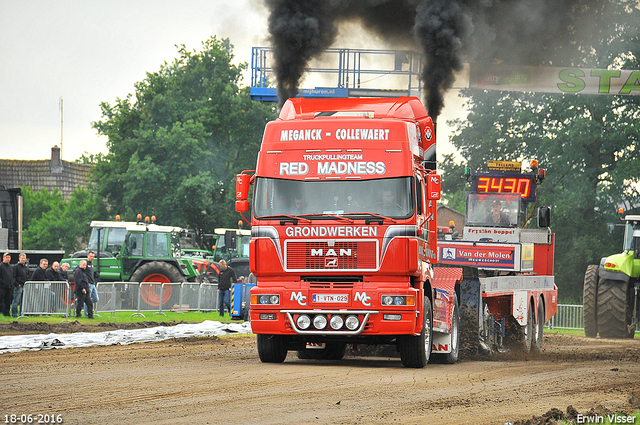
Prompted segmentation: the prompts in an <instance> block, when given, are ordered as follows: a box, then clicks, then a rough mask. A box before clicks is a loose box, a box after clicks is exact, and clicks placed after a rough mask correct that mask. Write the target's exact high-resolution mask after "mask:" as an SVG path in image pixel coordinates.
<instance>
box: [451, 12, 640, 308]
mask: <svg viewBox="0 0 640 425" xmlns="http://www.w3.org/2000/svg"><path fill="white" fill-rule="evenodd" d="M607 3H608V7H610V8H613V9H612V10H613V11H614V12H615V13H614V14H613V18H614V19H615V20H616V22H618V24H617V25H616V26H614V27H612V28H613V30H612V31H611V32H608V31H609V29H608V28H607V27H606V25H605V24H604V23H603V22H604V21H602V22H600V21H598V19H597V18H598V16H599V14H603V15H604V13H603V10H604V8H603V9H588V8H587V9H585V10H584V13H585V14H589V13H591V14H594V15H595V17H594V19H593V29H594V39H588V40H581V41H580V43H578V44H577V47H576V46H575V45H574V46H573V47H574V48H576V49H577V50H578V53H581V54H580V55H576V54H571V55H569V54H567V55H563V54H562V52H565V53H566V51H565V50H564V49H566V48H567V46H562V47H558V48H557V49H556V51H555V52H554V53H555V55H554V56H555V57H556V58H564V60H571V58H574V59H573V60H572V61H571V63H566V62H561V60H562V59H558V61H557V62H555V64H556V65H558V66H582V67H593V68H600V69H606V68H607V67H614V68H616V69H619V68H622V69H640V68H639V66H640V63H639V56H638V53H639V52H640V42H639V40H638V31H637V28H636V26H635V24H633V25H632V23H633V22H638V13H639V11H638V9H637V8H629V9H626V8H625V7H624V6H625V4H624V2H620V4H619V2H616V1H612V2H607ZM607 10H610V9H607ZM609 18H612V17H611V16H610V17H609ZM603 40H604V42H603ZM574 53H575V52H574ZM552 64H554V63H553V62H552ZM463 95H464V96H467V97H469V103H468V106H469V110H470V112H469V115H468V117H467V120H465V121H461V120H457V121H455V122H454V123H453V124H454V125H455V126H456V134H455V135H454V136H453V137H452V142H453V144H454V145H455V146H456V147H457V148H458V149H459V150H460V155H461V156H462V157H463V158H464V160H463V163H462V164H457V163H455V162H454V161H453V160H452V158H451V157H448V158H447V159H446V161H445V163H444V164H443V167H442V168H443V170H444V172H443V175H445V176H448V175H450V176H452V177H451V178H445V179H443V190H445V191H448V192H449V195H448V196H452V194H454V193H456V192H459V191H460V190H462V188H463V186H464V180H462V179H460V178H456V176H460V175H461V174H460V170H461V168H463V167H464V166H467V167H469V168H471V169H472V170H477V171H480V170H482V169H483V167H484V165H485V164H486V161H487V160H489V159H495V160H523V161H525V162H528V161H529V160H531V159H537V160H538V161H539V163H540V166H541V167H542V168H546V169H547V178H546V180H545V181H544V183H543V184H542V185H540V187H539V189H538V194H539V204H538V205H550V206H552V212H553V216H552V227H553V230H554V231H555V233H556V268H555V270H556V281H557V282H558V286H559V288H560V295H559V296H560V298H561V300H564V301H565V302H566V301H572V302H580V299H581V293H582V280H583V277H584V272H585V270H586V267H587V265H588V264H598V263H599V261H600V258H601V257H603V256H606V255H610V254H612V253H615V252H618V251H619V250H620V247H621V240H620V237H612V235H610V234H609V233H608V228H607V223H611V222H615V221H617V220H618V218H617V217H616V214H615V211H616V210H617V209H618V207H619V206H623V205H624V206H626V207H627V208H633V207H638V206H640V192H639V187H640V186H639V183H640V179H639V176H640V149H639V148H640V146H639V142H640V140H639V138H640V125H639V123H638V117H639V116H640V102H639V100H638V98H637V97H623V96H579V95H554V94H540V93H503V92H489V91H479V90H466V91H464V92H463Z"/></svg>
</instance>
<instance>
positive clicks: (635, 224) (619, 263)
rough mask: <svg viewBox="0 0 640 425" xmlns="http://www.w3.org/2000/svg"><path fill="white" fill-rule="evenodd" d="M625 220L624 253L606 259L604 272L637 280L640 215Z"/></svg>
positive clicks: (639, 267) (639, 274)
mask: <svg viewBox="0 0 640 425" xmlns="http://www.w3.org/2000/svg"><path fill="white" fill-rule="evenodd" d="M624 220H625V225H624V242H623V252H622V253H621V254H614V255H611V256H609V257H606V258H604V259H603V262H604V264H603V266H604V271H607V272H614V273H624V274H625V275H627V276H628V277H631V278H637V277H638V276H640V215H628V216H626V217H625V218H624Z"/></svg>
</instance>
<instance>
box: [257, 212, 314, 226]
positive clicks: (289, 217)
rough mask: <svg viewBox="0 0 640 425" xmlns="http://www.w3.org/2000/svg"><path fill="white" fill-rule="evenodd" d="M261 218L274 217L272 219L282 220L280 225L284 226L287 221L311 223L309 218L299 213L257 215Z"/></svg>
mask: <svg viewBox="0 0 640 425" xmlns="http://www.w3.org/2000/svg"><path fill="white" fill-rule="evenodd" d="M256 218H257V219H259V220H263V219H272V220H280V225H281V226H284V225H285V223H293V224H298V221H302V222H303V223H311V220H309V219H308V218H304V217H302V216H298V215H289V214H280V215H263V216H260V217H256Z"/></svg>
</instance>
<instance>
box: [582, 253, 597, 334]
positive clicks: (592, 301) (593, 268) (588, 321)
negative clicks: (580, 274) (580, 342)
mask: <svg viewBox="0 0 640 425" xmlns="http://www.w3.org/2000/svg"><path fill="white" fill-rule="evenodd" d="M597 299H598V266H597V265H596V264H591V265H589V266H587V271H586V272H585V274H584V286H583V288H582V323H583V326H584V334H585V336H587V337H588V338H595V337H596V335H598V320H597V318H598V310H597V304H598V303H597Z"/></svg>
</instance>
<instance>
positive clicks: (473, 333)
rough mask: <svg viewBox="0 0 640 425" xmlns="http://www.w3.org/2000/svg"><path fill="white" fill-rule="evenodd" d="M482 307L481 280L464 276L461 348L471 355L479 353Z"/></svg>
mask: <svg viewBox="0 0 640 425" xmlns="http://www.w3.org/2000/svg"><path fill="white" fill-rule="evenodd" d="M481 307H482V294H481V290H480V280H479V279H478V278H468V277H467V276H464V277H463V279H462V282H460V348H461V350H463V351H464V352H465V353H468V354H470V355H474V354H477V353H478V348H479V344H480V328H481V323H482V315H481Z"/></svg>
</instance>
